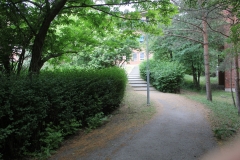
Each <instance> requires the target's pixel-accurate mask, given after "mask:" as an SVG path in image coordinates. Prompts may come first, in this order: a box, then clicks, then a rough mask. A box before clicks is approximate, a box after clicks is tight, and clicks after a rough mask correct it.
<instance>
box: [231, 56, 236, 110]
mask: <svg viewBox="0 0 240 160" xmlns="http://www.w3.org/2000/svg"><path fill="white" fill-rule="evenodd" d="M230 66H231V68H230V86H231V87H230V88H231V94H232V100H233V105H234V107H237V106H236V102H235V98H234V95H233V89H232V69H233V68H232V59H231V63H230Z"/></svg>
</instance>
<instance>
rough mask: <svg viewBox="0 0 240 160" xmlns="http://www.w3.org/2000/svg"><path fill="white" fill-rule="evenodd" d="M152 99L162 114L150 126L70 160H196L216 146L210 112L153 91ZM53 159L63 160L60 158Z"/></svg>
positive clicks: (193, 103)
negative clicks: (209, 119)
mask: <svg viewBox="0 0 240 160" xmlns="http://www.w3.org/2000/svg"><path fill="white" fill-rule="evenodd" d="M136 72H138V69H136V68H134V69H133V70H132V72H131V73H132V74H136ZM131 73H130V74H131ZM136 92H138V93H140V94H143V95H145V94H146V92H145V91H136ZM150 98H151V101H152V102H153V103H155V104H159V107H158V109H159V110H158V113H157V114H156V115H155V116H154V118H153V119H152V120H150V121H149V123H148V124H146V125H145V126H143V127H142V128H139V130H138V131H135V132H127V133H125V134H123V135H120V136H118V137H117V138H115V139H114V140H111V141H109V142H108V143H107V145H105V147H103V148H98V149H94V150H93V151H92V152H91V153H89V154H87V155H84V156H75V157H74V158H69V159H79V160H197V159H200V157H201V156H203V155H204V154H206V153H207V152H209V151H210V150H211V149H213V148H214V147H215V146H217V143H216V141H215V140H214V138H213V134H212V131H211V128H210V125H209V122H208V120H207V113H208V111H207V110H206V109H205V108H204V107H203V106H202V105H201V104H199V103H197V102H194V101H191V100H189V99H187V98H185V97H183V96H180V95H177V94H166V93H161V92H158V91H151V92H150ZM113 130H114V128H113ZM68 154H71V151H69V153H68ZM66 157H67V156H66ZM51 159H61V155H59V156H55V157H53V158H51Z"/></svg>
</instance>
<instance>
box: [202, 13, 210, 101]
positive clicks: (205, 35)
mask: <svg viewBox="0 0 240 160" xmlns="http://www.w3.org/2000/svg"><path fill="white" fill-rule="evenodd" d="M202 26H203V42H204V45H203V46H204V67H205V79H206V93H207V100H209V101H212V91H211V82H210V71H209V70H210V69H209V53H208V33H207V18H206V15H205V14H204V16H203V20H202Z"/></svg>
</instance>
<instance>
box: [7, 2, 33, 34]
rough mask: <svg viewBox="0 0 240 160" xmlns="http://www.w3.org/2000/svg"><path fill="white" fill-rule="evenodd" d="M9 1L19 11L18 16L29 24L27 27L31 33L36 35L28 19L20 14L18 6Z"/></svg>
mask: <svg viewBox="0 0 240 160" xmlns="http://www.w3.org/2000/svg"><path fill="white" fill-rule="evenodd" d="M11 3H12V5H13V7H14V8H15V9H16V10H17V11H18V12H19V13H20V16H21V17H22V18H23V20H24V21H25V22H26V23H27V25H28V26H29V28H30V29H31V31H32V33H33V34H34V35H36V32H35V31H34V29H33V27H32V26H31V24H30V23H29V21H28V20H27V18H26V17H25V16H24V15H23V14H22V12H21V11H20V10H19V9H18V7H17V6H16V5H15V4H14V3H13V2H12V0H11Z"/></svg>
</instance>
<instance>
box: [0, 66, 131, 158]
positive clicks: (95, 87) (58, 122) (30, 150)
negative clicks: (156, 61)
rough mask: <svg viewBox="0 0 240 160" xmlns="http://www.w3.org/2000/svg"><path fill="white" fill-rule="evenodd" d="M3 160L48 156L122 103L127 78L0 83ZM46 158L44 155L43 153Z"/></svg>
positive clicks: (74, 73)
mask: <svg viewBox="0 0 240 160" xmlns="http://www.w3.org/2000/svg"><path fill="white" fill-rule="evenodd" d="M0 80H1V83H0V105H1V109H0V158H3V159H13V158H19V157H21V156H26V155H30V156H37V154H38V153H39V154H45V155H48V154H49V153H48V152H50V151H51V150H52V149H54V148H56V147H58V145H59V144H60V143H61V141H62V140H63V138H64V137H66V136H67V135H69V134H73V133H75V132H76V131H77V130H78V129H79V128H80V127H90V128H91V127H92V126H89V125H94V124H92V121H93V119H94V120H95V121H96V117H97V118H101V117H103V115H106V114H109V113H111V112H112V111H113V110H114V109H116V108H117V107H118V106H119V104H120V103H121V101H122V99H123V96H124V91H125V87H126V82H127V78H126V74H125V72H124V70H122V69H119V68H115V67H114V68H107V69H102V70H81V71H79V70H65V71H54V72H50V71H44V72H42V73H41V74H40V75H38V76H33V77H32V78H31V79H30V78H29V77H10V78H9V77H8V78H6V77H0ZM43 152H44V153H43Z"/></svg>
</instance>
